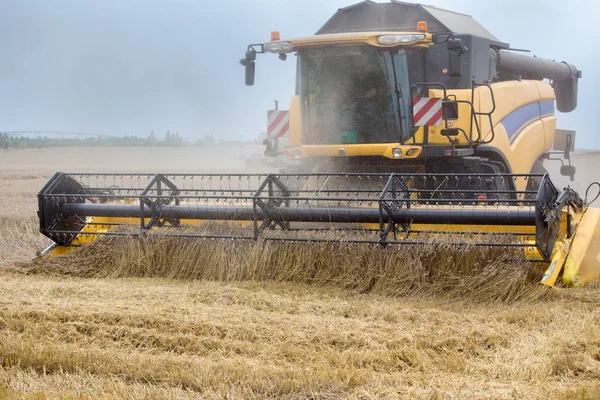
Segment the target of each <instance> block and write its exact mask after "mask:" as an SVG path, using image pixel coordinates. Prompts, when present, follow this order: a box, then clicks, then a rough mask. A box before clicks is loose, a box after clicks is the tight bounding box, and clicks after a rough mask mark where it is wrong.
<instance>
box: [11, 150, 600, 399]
mask: <svg viewBox="0 0 600 400" xmlns="http://www.w3.org/2000/svg"><path fill="white" fill-rule="evenodd" d="M114 151H115V149H48V150H43V149H42V150H19V151H16V150H12V151H0V398H8V399H21V398H25V399H55V398H57V399H88V398H89V399H96V398H99V399H113V398H115V399H117V398H118V399H120V398H130V399H138V398H147V399H163V398H164V399H204V398H207V399H247V398H248V399H263V398H284V399H311V398H322V399H345V398H352V399H373V398H382V399H388V398H400V399H404V398H414V399H515V398H516V399H521V398H525V399H547V398H550V399H588V398H600V307H599V306H600V284H597V283H595V284H591V285H589V286H586V287H582V288H577V289H569V290H544V289H543V288H541V287H540V286H539V285H536V284H535V282H534V281H533V280H532V279H531V273H532V271H531V270H530V269H531V266H530V265H529V264H527V263H521V264H519V263H512V264H508V263H502V262H501V259H500V258H498V255H496V254H486V253H485V252H478V251H472V250H468V251H465V252H464V253H462V254H459V255H451V254H450V253H447V254H446V253H444V251H445V250H448V248H443V247H442V248H431V249H422V250H419V251H417V250H402V251H398V252H391V251H384V252H382V251H375V249H360V248H354V247H353V248H351V249H336V250H335V251H332V249H331V248H328V247H326V246H324V245H323V246H321V247H319V246H314V247H306V246H302V248H300V249H294V250H293V251H290V249H289V248H277V247H276V246H274V245H269V244H266V245H262V244H258V245H256V244H252V245H242V244H237V245H235V247H234V248H232V247H231V245H230V244H227V245H225V244H223V243H219V242H214V243H208V242H202V241H193V240H190V241H187V243H185V241H184V242H183V243H181V242H179V243H180V244H181V245H179V244H177V243H174V242H172V241H170V240H164V239H161V238H154V239H153V238H150V239H148V240H137V239H123V240H120V241H116V240H114V239H111V240H104V241H101V242H99V243H97V244H96V245H95V246H90V247H88V248H83V249H81V250H80V251H78V252H76V253H74V254H72V255H70V256H68V257H64V258H61V259H55V260H53V261H50V262H46V263H42V264H35V263H33V262H31V259H32V257H34V256H35V255H36V253H37V252H39V251H41V250H42V249H43V248H44V247H45V246H46V245H48V240H46V239H45V238H44V237H43V236H41V235H40V234H39V233H38V232H37V218H36V207H37V203H36V202H37V199H36V192H37V191H38V190H39V189H40V188H41V187H42V186H43V184H44V183H45V182H46V180H47V179H48V178H49V177H50V176H51V174H52V173H53V172H54V169H57V170H79V171H83V170H99V169H101V168H100V167H99V165H98V164H99V162H100V161H98V160H102V159H104V160H105V159H111V160H112V163H111V165H110V166H105V168H102V169H101V170H107V171H108V170H111V171H118V170H127V171H133V170H134V169H135V170H149V172H152V171H157V170H161V167H165V168H169V170H186V171H189V170H194V169H198V168H204V169H203V170H207V169H209V168H214V171H218V170H219V168H218V166H216V165H215V164H214V163H211V165H210V166H208V165H198V163H199V162H198V161H194V162H195V163H196V164H194V162H190V160H200V159H202V158H203V157H202V155H198V154H196V152H202V151H206V152H207V153H210V152H211V150H207V149H197V148H194V149H177V151H174V150H173V151H172V152H171V153H167V154H166V155H164V154H163V157H164V158H161V159H160V163H164V165H153V166H151V165H145V164H144V162H146V163H148V161H147V160H148V159H152V156H148V154H145V153H144V149H136V150H134V151H132V152H131V153H130V154H129V156H128V157H126V156H125V155H123V154H121V153H120V154H121V155H120V156H117V155H114V154H112V152H114ZM119 151H125V150H122V149H119ZM151 151H154V150H151ZM57 152H58V153H60V159H59V160H57V161H56V162H52V159H53V157H55V155H56V154H57ZM178 152H182V153H183V154H180V153H178ZM212 152H213V153H214V150H213V151H212ZM136 157H137V158H136ZM206 157H207V158H210V155H208V154H207V155H206ZM599 158H600V156H598V155H596V158H593V157H590V155H589V154H586V155H585V157H581V158H580V160H584V161H589V160H590V159H591V160H592V161H591V162H589V166H590V168H589V170H590V171H593V170H592V168H591V166H593V165H594V163H596V162H598V159H599ZM155 159H156V158H155ZM233 159H235V160H236V164H235V165H234V164H228V167H229V168H243V161H244V160H243V157H242V155H239V156H238V155H234V156H233ZM85 160H88V161H90V160H91V163H90V164H87V163H86V162H85ZM577 161H578V159H577V158H576V159H575V162H576V163H577ZM576 165H577V164H576ZM577 166H578V167H579V168H580V171H581V169H582V168H583V167H584V165H577ZM151 167H154V168H151ZM211 172H212V171H211ZM584 173H585V172H584ZM245 246H246V247H245ZM433 250H435V252H434V251H433ZM294 255H295V256H294ZM453 257H454V258H453ZM414 260H419V261H418V262H416V261H414ZM448 260H450V261H448ZM473 260H476V261H477V262H478V263H479V264H481V265H480V267H479V268H480V271H479V272H481V271H485V274H477V275H474V274H472V271H471V270H468V269H466V268H467V267H465V265H467V262H466V261H470V262H472V261H473ZM444 263H446V265H452V266H453V267H452V268H450V269H449V268H446V267H444ZM484 264H485V265H484ZM327 265H329V266H331V265H334V268H331V267H330V268H329V269H327V268H326V267H325V266H327ZM336 265H337V266H336ZM373 265H377V266H379V269H377V270H374V269H373V267H372V266H373ZM307 268H308V269H309V271H307ZM311 268H312V270H310V269H311ZM426 277H430V278H431V277H435V278H436V279H426ZM506 277H508V278H506Z"/></svg>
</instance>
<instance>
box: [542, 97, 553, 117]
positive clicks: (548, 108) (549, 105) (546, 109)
mask: <svg viewBox="0 0 600 400" xmlns="http://www.w3.org/2000/svg"><path fill="white" fill-rule="evenodd" d="M540 114H541V115H547V114H554V100H544V101H540Z"/></svg>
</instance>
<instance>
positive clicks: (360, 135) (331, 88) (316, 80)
mask: <svg viewBox="0 0 600 400" xmlns="http://www.w3.org/2000/svg"><path fill="white" fill-rule="evenodd" d="M407 53H409V55H408V57H407ZM421 55H422V52H421V51H417V50H415V51H412V50H409V51H408V52H407V51H406V50H405V49H403V48H402V49H399V50H398V49H395V50H381V49H376V48H373V47H370V46H362V47H329V48H320V49H310V50H306V51H303V52H301V53H300V54H299V56H300V62H299V69H300V70H299V74H298V77H299V79H300V82H299V84H298V86H299V89H300V96H301V99H302V108H303V109H302V114H303V127H304V132H303V143H304V144H351V143H392V142H399V141H404V140H406V139H408V138H409V137H410V136H411V134H412V123H411V121H410V118H408V116H409V115H410V109H409V103H410V98H407V97H406V96H410V95H409V93H410V85H411V84H412V83H414V81H416V80H419V79H421V78H422V77H423V68H422V63H420V62H419V60H420V56H421ZM407 59H410V60H414V61H407ZM408 63H413V64H415V65H414V67H415V68H410V69H409V68H408ZM409 70H410V72H411V73H410V74H409ZM413 71H414V72H413Z"/></svg>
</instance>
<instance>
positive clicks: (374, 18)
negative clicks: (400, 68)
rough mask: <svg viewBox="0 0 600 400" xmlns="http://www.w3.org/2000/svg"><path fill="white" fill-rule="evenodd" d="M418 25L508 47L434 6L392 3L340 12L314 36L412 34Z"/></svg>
mask: <svg viewBox="0 0 600 400" xmlns="http://www.w3.org/2000/svg"><path fill="white" fill-rule="evenodd" d="M418 21H425V22H427V27H428V32H429V33H454V34H468V35H473V36H478V37H481V38H485V39H488V40H490V41H492V42H496V43H497V44H498V47H508V45H507V44H505V43H502V42H500V41H499V40H498V39H497V38H496V37H495V36H494V35H492V34H491V33H490V32H489V31H488V30H487V29H485V28H484V27H483V26H482V25H481V24H479V22H477V21H475V19H473V17H471V16H470V15H467V14H460V13H456V12H453V11H448V10H444V9H442V8H437V7H433V6H426V5H421V4H413V3H406V2H403V1H398V0H392V1H391V2H390V3H375V2H374V1H371V0H365V1H362V2H360V3H357V4H354V5H351V6H348V7H344V8H340V9H339V10H338V11H337V12H336V13H335V14H334V15H333V16H332V17H331V18H330V19H329V21H327V22H326V23H325V25H323V26H322V27H321V29H319V30H318V31H317V33H316V35H323V34H333V33H350V32H413V31H415V29H416V27H417V22H418Z"/></svg>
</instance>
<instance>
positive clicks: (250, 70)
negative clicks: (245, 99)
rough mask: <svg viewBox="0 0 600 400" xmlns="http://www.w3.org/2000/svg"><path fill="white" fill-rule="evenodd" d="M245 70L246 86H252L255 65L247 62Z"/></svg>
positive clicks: (252, 62)
mask: <svg viewBox="0 0 600 400" xmlns="http://www.w3.org/2000/svg"><path fill="white" fill-rule="evenodd" d="M244 67H245V69H246V71H245V72H246V86H252V85H254V74H255V71H256V64H255V63H254V61H248V62H247V63H246V65H245V66H244Z"/></svg>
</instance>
